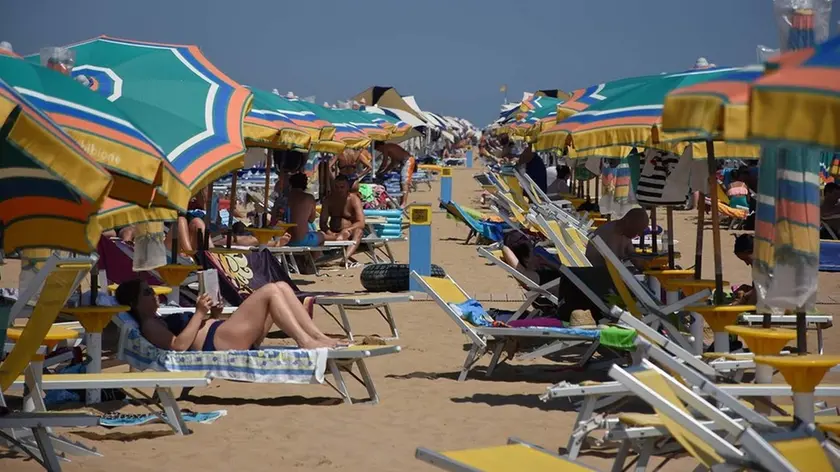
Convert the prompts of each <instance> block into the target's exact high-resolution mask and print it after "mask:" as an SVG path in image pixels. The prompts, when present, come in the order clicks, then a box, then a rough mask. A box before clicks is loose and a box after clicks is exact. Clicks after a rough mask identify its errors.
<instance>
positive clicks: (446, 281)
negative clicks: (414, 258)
mask: <svg viewBox="0 0 840 472" xmlns="http://www.w3.org/2000/svg"><path fill="white" fill-rule="evenodd" d="M411 277H413V278H414V280H416V281H417V282H418V283H419V284H420V285H421V286H422V287H423V290H425V292H426V293H427V294H429V296H430V297H432V298H433V299H434V300H435V301H436V302H437V304H438V306H440V307H441V309H443V311H444V313H446V314H447V315H448V316H449V317H450V318H452V321H454V322H455V324H457V325H458V327H459V328H460V329H461V332H462V333H464V334H466V335H467V336H468V337H469V338H470V339H471V340H472V341H473V342H474V343H477V344H482V345H483V344H484V343H485V341H484V339H483V338H482V337H481V336H479V334H478V333H476V332H475V330H474V329H473V328H472V326H471V325H470V324H469V323H467V322H466V321H464V320H463V319H461V317H460V316H458V314H457V313H455V311H453V310H452V307H451V306H450V305H449V304H450V303H454V304H459V303H464V302H465V301H467V300H469V298H470V297H469V295H467V293H466V292H464V291H463V290H462V289H461V287H459V286H458V284H456V283H455V281H454V280H452V278H451V277H449V276H446V277H428V276H424V275H420V274H418V273H417V272H416V271H412V272H411Z"/></svg>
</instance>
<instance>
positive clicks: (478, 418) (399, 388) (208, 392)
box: [0, 169, 840, 472]
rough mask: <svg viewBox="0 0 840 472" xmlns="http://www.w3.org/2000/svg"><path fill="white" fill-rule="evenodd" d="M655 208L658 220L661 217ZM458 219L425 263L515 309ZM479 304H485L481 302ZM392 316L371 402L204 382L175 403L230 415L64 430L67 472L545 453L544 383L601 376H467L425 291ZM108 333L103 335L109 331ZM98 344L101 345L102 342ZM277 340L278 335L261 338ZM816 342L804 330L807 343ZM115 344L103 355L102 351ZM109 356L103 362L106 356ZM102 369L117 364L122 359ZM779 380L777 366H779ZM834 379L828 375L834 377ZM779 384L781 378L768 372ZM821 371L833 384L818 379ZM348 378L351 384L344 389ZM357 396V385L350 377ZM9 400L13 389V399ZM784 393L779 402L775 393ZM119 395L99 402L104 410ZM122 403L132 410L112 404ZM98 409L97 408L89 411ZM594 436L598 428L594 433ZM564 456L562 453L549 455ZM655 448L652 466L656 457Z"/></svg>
mask: <svg viewBox="0 0 840 472" xmlns="http://www.w3.org/2000/svg"><path fill="white" fill-rule="evenodd" d="M474 172H475V171H473V170H467V169H458V170H455V171H454V172H453V174H454V185H453V187H454V191H453V195H454V199H455V200H456V201H457V202H459V203H461V204H465V205H470V206H478V203H477V199H478V196H479V193H480V192H479V187H478V185H477V184H476V183H475V181H474V180H473V179H472V177H471V176H472V174H473V173H474ZM421 187H422V188H423V190H421V191H419V192H417V193H414V194H412V198H411V199H412V200H413V201H417V202H426V203H432V204H433V205H435V207H436V202H437V198H438V195H439V187H438V184H437V183H434V184H433V188H432V190H431V191H427V190H425V186H424V185H421ZM695 220H696V212H695V211H690V212H688V211H677V212H675V235H676V239H677V240H678V241H679V243H678V246H677V249H678V250H679V251H681V253H682V255H683V257H682V260H681V261H679V263H681V265H682V266H684V267H688V266H692V265H693V263H694V244H695V236H696V229H695V228H696V226H695ZM664 221H665V217H664V212H660V217H659V222H660V224H663V225H664ZM467 232H468V230H467V228H466V227H465V226H463V225H458V224H456V223H454V222H453V221H452V220H449V219H447V218H446V217H445V214H443V213H440V212H436V213H435V214H434V216H433V245H434V247H433V255H432V260H433V262H434V263H436V264H438V265H440V266H442V267H443V268H444V269H445V270H446V271H447V273H449V274H450V275H451V276H452V277H453V278H454V279H455V280H456V281H457V282H458V283H459V284H461V286H462V287H464V289H465V290H467V291H468V292H469V293H471V294H473V295H474V296H476V298H478V299H480V300H482V303H483V304H484V305H485V307H491V306H498V307H502V308H505V307H507V308H514V307H516V306H517V304H516V303H510V302H508V303H502V302H500V301H499V302H491V301H489V299H490V298H491V297H492V299H493V300H506V299H510V300H517V299H521V295H522V292H521V291H520V289H519V288H518V286H517V284H516V283H515V282H514V281H513V279H512V278H510V277H508V276H506V275H505V272H503V271H502V270H501V269H498V268H494V267H491V266H488V265H487V264H485V262H484V260H483V259H481V258H480V257H479V256H478V254H477V253H476V246H475V245H468V246H465V245H464V244H463V239H464V238H465V237H466V235H467ZM711 236H712V234H711V228H710V225H709V226H707V228H706V232H705V238H704V251H703V276H704V278H712V277H713V276H714V272H713V253H714V251H713V247H712V237H711ZM721 240H722V247H723V249H722V251H721V255H722V259H723V273H724V279H725V280H727V281H729V282H731V283H748V282H749V281H750V270H749V268H748V267H746V266H745V265H744V264H743V263H742V262H741V261H739V260H738V259H737V258H735V257H734V256H733V255H732V241H733V238H732V237H731V236H730V235H729V232H727V231H722V232H721ZM394 249H395V251H396V256H397V258H398V259H399V260H400V261H403V262H405V261H407V254H408V247H407V244H406V243H397V244H394ZM18 270H19V268H18V265H17V263H16V262H15V261H9V262H8V264H7V265H6V266H4V267H2V280H0V286H16V285H17V275H18ZM359 272H360V270H359V269H356V270H347V271H341V272H328V273H327V274H328V275H326V276H322V277H314V276H304V277H296V280H297V281H300V282H301V283H302V284H305V285H302V288H303V289H304V290H336V291H342V292H350V291H360V290H362V287H361V284H360V283H359ZM838 284H840V278H838V277H836V276H833V275H831V274H820V297H819V298H820V301H821V302H822V303H823V304H821V305H820V308H821V309H822V310H823V311H824V312H827V313H835V312H837V311H838V307H837V305H836V304H835V302H834V299H832V298H831V297H832V296H833V295H834V294H838V296H840V289H838ZM485 300H487V301H485ZM393 308H394V313H395V316H396V321H397V326H398V328H399V330H400V334H401V339H400V340H399V341H398V344H399V345H400V346H402V352H400V353H399V354H396V355H392V356H385V357H382V358H378V359H372V360H371V361H369V363H368V366H369V368H370V370H371V373H372V375H373V378H374V379H375V381H376V384H377V388H378V390H379V394H380V397H381V402H380V404H378V405H352V406H348V405H344V404H342V403H341V402H340V401H339V400H338V397H337V396H336V395H335V394H334V392H333V391H332V389H330V388H329V387H327V386H325V385H306V386H300V385H273V384H247V383H234V382H227V381H214V382H213V383H212V384H211V385H210V386H209V387H207V388H201V389H196V390H194V391H193V396H192V398H191V399H190V400H189V401H183V402H181V407H182V408H188V409H192V410H195V411H211V410H220V409H224V410H227V416H224V417H222V418H220V419H219V420H218V421H216V422H215V423H213V424H210V425H202V424H190V427H191V428H192V430H193V432H194V434H192V435H189V436H176V435H173V434H172V433H171V432H170V430H169V428H168V427H166V426H164V425H161V424H158V425H146V426H140V427H127V428H119V429H113V430H108V429H105V428H101V427H97V428H89V429H84V430H74V431H70V432H69V436H71V437H72V438H73V439H76V440H80V441H83V442H84V443H86V444H88V445H92V446H95V447H96V448H97V449H98V450H99V451H100V452H101V453H102V454H104V457H71V459H72V462H69V463H64V464H63V467H64V470H66V471H78V470H84V471H114V470H119V471H121V472H131V471H146V470H149V471H152V470H154V471H158V470H163V469H168V470H205V471H216V470H243V471H244V470H247V471H275V472H276V471H284V470H322V471H332V470H341V471H357V470H358V471H361V470H365V471H369V472H375V471H394V470H403V471H415V470H416V471H430V470H434V468H433V467H431V466H428V465H426V464H424V463H422V462H420V461H417V460H416V459H414V450H415V448H416V447H418V446H425V447H429V448H432V449H436V450H451V449H459V448H473V447H483V446H494V445H502V444H504V443H505V442H506V438H508V437H510V436H516V437H519V438H521V439H524V440H526V441H530V442H533V443H536V444H539V445H541V446H544V447H546V448H548V449H549V450H554V451H556V450H558V448H560V449H562V448H564V447H565V445H566V442H567V440H568V437H569V432H570V424H571V422H572V421H573V420H574V418H575V411H574V407H573V406H572V405H570V404H569V403H568V402H567V401H564V400H552V401H550V402H548V403H543V402H541V401H540V400H539V399H538V398H537V397H538V395H540V394H541V393H544V392H545V389H546V387H548V386H549V385H551V384H553V383H556V382H559V381H561V380H569V381H580V380H584V379H591V380H600V379H604V378H605V374H604V373H603V372H597V371H584V372H574V371H569V370H564V369H563V368H562V366H561V365H560V364H556V363H553V362H551V361H548V360H545V359H541V360H538V361H533V362H517V361H514V362H513V363H512V364H507V365H503V366H501V367H499V369H498V370H497V371H496V373H495V374H494V376H493V377H492V378H489V379H488V378H486V377H485V376H484V366H486V365H487V361H488V360H489V357H486V358H485V359H484V360H483V361H481V363H480V367H479V368H478V369H476V370H474V371H473V372H472V373H471V375H470V377H469V378H468V380H467V381H466V382H457V381H456V377H457V375H458V372H459V370H460V368H461V364H462V362H463V360H464V357H465V351H464V343H465V338H464V336H463V335H461V334H460V332H459V331H458V330H457V329H456V327H455V324H454V323H453V322H452V321H451V320H450V319H449V318H448V317H447V316H446V315H445V314H444V313H443V312H442V311H441V309H440V308H439V307H438V306H437V305H436V304H434V302H431V301H414V302H411V303H405V304H400V305H395V306H394V307H393ZM350 317H351V321H352V324H353V328H354V332H355V333H359V334H374V333H376V334H380V335H382V336H386V335H387V334H388V327H387V324H386V323H385V322H384V321H383V320H382V319H381V318H379V316H378V315H376V314H374V313H368V312H351V313H350ZM315 321H316V322H317V324H318V325H319V326H321V327H322V329H324V330H325V331H326V332H328V333H334V334H338V333H339V332H340V329H339V328H338V327H337V326H336V325H335V323H334V322H333V321H332V319H331V318H329V317H328V316H327V315H326V314H325V313H324V312H323V311H321V310H320V309H318V308H316V313H315ZM836 331H837V330H836V329H829V330H828V331H827V333H826V338H825V344H826V352H827V353H840V349H839V348H838V346H837V344H836V342H837V334H836ZM110 334H111V335H112V337H113V334H114V333H113V332H110ZM106 342H107V341H106ZM278 342H282V341H280V340H276V339H270V340H268V343H269V344H271V343H278ZM809 342H810V346H812V347H815V346H816V338H815V336H811V337H810V339H809ZM111 354H112V353H110V352H106V355H111ZM109 365H110V366H113V365H114V362H113V361H110V362H108V361H106V366H109ZM107 370H112V371H124V370H127V368H126V367H125V366H113V367H109V368H108V369H107ZM777 377H778V376H777ZM834 377H836V376H834ZM777 381H781V379H778V378H777ZM826 381H835V382H836V381H838V378H832V376H829V377H827V378H826ZM354 387H355V388H354ZM351 391H352V392H353V393H354V394H355V395H358V396H361V395H363V394H364V390H363V389H361V388H360V387H357V386H351ZM12 400H13V401H14V400H15V399H12ZM779 401H780V402H783V403H789V400H788V399H779ZM121 406H122V405H121V404H119V403H110V404H104V405H102V406H101V407H102V409H103V410H105V411H110V410H112V409H115V408H120V407H121ZM122 410H123V411H125V412H139V411H141V410H139V409H137V408H136V407H123V408H122ZM93 411H94V412H95V411H98V410H93ZM594 436H596V437H597V436H598V434H597V433H595V435H594ZM560 452H561V453H562V452H564V451H563V450H561V451H560ZM614 454H615V451H614V450H613V449H608V450H599V451H591V450H590V451H584V455H583V456H582V457H581V460H582V462H584V463H586V464H589V465H591V466H595V467H597V468H599V469H601V470H609V466H610V464H611V461H612V457H613V456H614ZM664 459H665V458H663V457H655V458H653V459H652V461H651V464H650V465H649V467H650V469H651V470H653V469H654V468H655V467H657V466H659V465H660V464H662V462H663V460H664ZM694 464H695V463H694V461H693V460H692V459H690V458H687V457H682V458H678V459H671V460H669V461H668V462H667V463H666V464H665V465H664V466H663V467H661V468H660V469H659V470H663V471H670V470H686V469H687V468H692V467H693V466H694ZM0 470H15V471H34V470H40V468H39V466H38V465H37V464H36V463H34V462H33V461H30V460H24V459H23V458H22V456H21V455H16V454H15V453H7V452H6V451H3V452H2V453H0Z"/></svg>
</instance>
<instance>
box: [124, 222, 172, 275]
mask: <svg viewBox="0 0 840 472" xmlns="http://www.w3.org/2000/svg"><path fill="white" fill-rule="evenodd" d="M136 228H137V232H136V233H135V237H134V261H133V263H132V269H133V270H134V272H142V271H146V270H153V269H157V268H158V267H161V266H165V265H166V246H165V245H164V243H163V239H164V234H163V223H161V222H153V223H140V224H138V225H136ZM173 231H177V229H174V228H173Z"/></svg>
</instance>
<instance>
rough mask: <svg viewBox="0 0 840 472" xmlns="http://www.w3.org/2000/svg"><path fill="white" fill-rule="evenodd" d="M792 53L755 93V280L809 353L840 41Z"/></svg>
mask: <svg viewBox="0 0 840 472" xmlns="http://www.w3.org/2000/svg"><path fill="white" fill-rule="evenodd" d="M790 54H791V55H792V54H795V58H794V60H791V59H790V57H791V56H790V55H788V54H783V55H782V56H783V57H782V58H781V60H780V61H778V62H780V63H781V66H780V67H779V68H778V70H777V71H776V72H775V73H773V74H768V75H767V76H765V77H762V78H760V79H758V80H756V81H755V83H753V85H752V87H751V90H750V102H751V105H750V130H749V131H750V134H749V137H750V139H751V140H753V141H755V142H757V143H760V144H762V165H761V167H760V168H759V186H758V193H759V195H758V198H757V201H758V204H757V206H756V235H755V236H756V247H755V253H754V259H755V264H754V265H753V279H754V280H755V283H756V289H757V290H758V294H759V297H758V299H759V300H758V302H759V303H758V305H759V307H760V308H761V309H763V310H764V311H765V312H769V313H773V312H778V311H781V310H785V309H789V310H795V311H796V312H797V334H798V337H797V342H798V345H799V348H800V351H802V352H804V351H805V350H806V349H807V341H806V336H805V321H806V320H805V312H806V311H807V310H809V309H810V308H811V307H813V306H814V304H815V303H816V291H817V277H818V269H819V265H818V262H819V228H820V211H819V204H820V189H819V166H820V161H821V158H822V157H823V154H824V153H823V152H821V151H824V150H831V151H838V150H840V125H838V122H837V117H838V116H840V105H838V97H840V88H838V84H840V80H838V79H839V78H840V36H836V37H834V38H832V39H830V40H828V41H827V42H825V43H823V44H820V45H818V46H816V47H815V48H809V49H807V50H804V51H801V52H797V53H790Z"/></svg>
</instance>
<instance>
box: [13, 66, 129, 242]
mask: <svg viewBox="0 0 840 472" xmlns="http://www.w3.org/2000/svg"><path fill="white" fill-rule="evenodd" d="M0 122H2V126H0V182H2V183H0V229H2V233H3V249H4V250H6V251H7V252H13V251H16V250H20V249H26V248H52V249H61V250H67V251H72V252H77V253H82V254H89V253H91V252H93V251H94V250H95V248H96V244H97V242H98V241H99V236H100V233H101V229H100V228H99V226H98V225H97V224H96V222H95V220H93V218H92V216H93V215H94V214H95V213H96V211H97V210H98V209H99V206H100V205H101V204H102V202H103V201H104V200H105V198H106V197H107V195H108V192H109V191H110V189H111V186H112V185H113V179H112V178H111V175H110V174H109V173H108V171H107V170H105V169H104V168H102V167H101V166H100V165H99V164H97V163H96V161H94V160H93V159H92V158H91V157H90V156H89V155H88V154H87V153H86V152H85V151H84V149H82V147H81V146H79V144H78V143H76V142H75V141H74V140H73V139H72V138H71V137H70V136H68V135H67V134H66V133H64V132H63V131H62V130H61V128H60V127H59V126H58V125H56V124H55V123H53V122H52V121H51V120H50V119H49V117H47V116H46V115H45V114H43V113H42V112H41V111H39V110H38V109H37V108H36V107H35V106H33V105H32V104H31V103H29V102H28V101H27V100H26V98H24V97H23V96H22V95H20V94H19V93H17V92H16V91H15V89H14V88H13V87H11V86H10V85H9V84H6V83H5V82H3V80H0Z"/></svg>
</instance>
